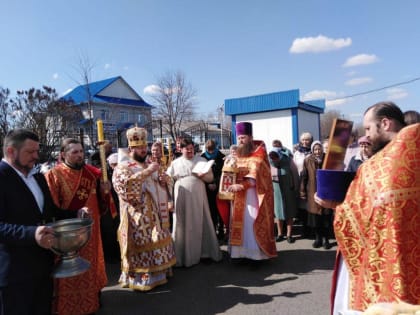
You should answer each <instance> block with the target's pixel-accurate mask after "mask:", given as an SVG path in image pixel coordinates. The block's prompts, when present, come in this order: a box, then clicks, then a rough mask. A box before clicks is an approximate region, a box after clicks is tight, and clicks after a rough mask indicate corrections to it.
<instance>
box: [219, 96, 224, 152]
mask: <svg viewBox="0 0 420 315" xmlns="http://www.w3.org/2000/svg"><path fill="white" fill-rule="evenodd" d="M223 107H224V104H222V105H220V107H219V109H220V148H221V149H222V150H223V112H224V108H223Z"/></svg>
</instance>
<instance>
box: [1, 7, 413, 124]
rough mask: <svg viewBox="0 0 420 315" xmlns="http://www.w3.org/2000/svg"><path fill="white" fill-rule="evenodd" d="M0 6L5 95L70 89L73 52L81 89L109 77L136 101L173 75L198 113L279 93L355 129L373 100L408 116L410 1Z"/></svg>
mask: <svg viewBox="0 0 420 315" xmlns="http://www.w3.org/2000/svg"><path fill="white" fill-rule="evenodd" d="M0 3H1V4H2V6H1V7H2V14H1V19H0V29H1V34H2V36H1V53H0V54H1V55H0V56H1V58H0V86H2V87H4V88H9V89H10V90H11V91H12V92H13V93H14V92H15V91H16V90H20V89H29V88H30V87H36V88H40V87H42V85H48V86H51V87H54V88H56V90H57V91H58V92H59V93H60V94H62V93H64V92H66V91H68V90H69V89H71V88H74V87H75V86H76V85H77V81H78V82H82V80H81V79H80V75H79V74H78V72H77V71H76V70H75V67H76V65H77V63H78V59H79V57H80V56H81V55H82V54H83V55H85V56H88V57H89V60H90V61H91V63H92V64H94V66H95V67H94V69H93V71H92V80H93V81H96V80H102V79H106V78H109V77H113V76H118V75H121V76H122V77H123V78H124V79H125V80H126V81H127V82H128V83H129V84H130V85H131V86H132V87H133V88H134V89H135V90H136V91H137V92H138V93H139V94H140V95H141V96H142V97H143V98H144V99H145V100H147V101H151V98H150V96H149V95H148V91H149V90H150V87H151V86H152V85H153V84H155V83H156V79H157V78H158V77H159V76H161V75H162V74H164V73H165V72H167V71H177V70H181V71H183V72H184V74H185V76H186V78H187V80H188V81H189V82H190V83H191V84H192V86H193V87H194V88H195V89H196V90H197V96H198V99H197V102H198V107H197V112H198V113H199V114H202V115H206V114H207V113H215V112H216V110H217V108H218V107H219V106H220V105H221V104H223V102H224V100H225V99H229V98H236V97H244V96H250V95H257V94H264V93H272V92H277V91H286V90H290V89H299V90H300V95H301V99H302V100H305V99H318V98H325V99H326V100H327V109H328V108H330V109H336V110H339V111H340V112H342V113H343V114H344V115H346V117H347V118H350V119H352V120H354V121H356V122H357V121H360V120H361V115H362V113H363V111H364V109H365V108H366V107H367V106H369V105H372V104H374V103H376V102H378V101H382V100H392V101H394V102H395V103H397V104H398V105H399V106H400V107H401V108H402V109H403V110H408V109H416V110H420V80H416V79H417V78H419V77H420V68H419V67H418V65H419V56H420V40H419V36H420V35H419V34H420V19H419V16H420V2H419V1H416V0H404V1H379V0H378V1H377V0H372V1H369V0H355V1H332V0H320V1H315V0H313V1H309V0H298V1H297V0H295V1H292V0H290V1H282V0H277V1H268V0H267V1H264V0H260V1H256V0H255V1H250V0H232V1H229V0H212V1H200V0H176V1H175V0H172V1H171V0H166V1H163V0H147V1H145V0H137V1H136V0H131V1H130V0H119V1H98V0H73V1H57V0H43V1H39V0H38V1H36V0H28V1H19V0H17V1H5V0H0ZM410 80H414V81H413V82H412V83H409V84H403V85H399V86H395V87H393V88H389V89H382V90H380V91H378V92H374V93H369V94H365V95H361V96H357V97H353V98H346V99H339V100H336V101H331V100H334V99H337V98H342V97H345V96H349V95H353V94H357V93H363V92H366V91H370V90H375V89H381V88H384V87H387V86H391V85H394V84H398V83H402V82H407V81H410Z"/></svg>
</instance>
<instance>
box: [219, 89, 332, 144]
mask: <svg viewBox="0 0 420 315" xmlns="http://www.w3.org/2000/svg"><path fill="white" fill-rule="evenodd" d="M224 106H225V114H226V115H230V116H231V117H232V141H233V142H234V143H236V132H235V126H236V123H238V122H243V121H248V122H251V123H252V124H253V137H254V139H257V140H263V141H264V142H265V143H266V145H267V147H268V148H270V147H271V143H272V141H273V140H275V139H278V140H280V141H281V142H282V143H283V145H284V146H286V147H288V148H292V146H293V144H295V143H297V142H298V141H299V135H300V134H302V133H303V132H310V133H311V134H312V135H313V137H314V139H319V138H320V134H321V131H320V115H321V114H322V113H324V110H325V100H323V99H321V100H309V101H301V100H300V93H299V90H298V89H295V90H289V91H283V92H275V93H269V94H262V95H255V96H247V97H240V98H233V99H226V100H225V104H224Z"/></svg>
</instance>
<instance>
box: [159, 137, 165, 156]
mask: <svg viewBox="0 0 420 315" xmlns="http://www.w3.org/2000/svg"><path fill="white" fill-rule="evenodd" d="M160 141H162V156H165V145H164V143H163V139H160Z"/></svg>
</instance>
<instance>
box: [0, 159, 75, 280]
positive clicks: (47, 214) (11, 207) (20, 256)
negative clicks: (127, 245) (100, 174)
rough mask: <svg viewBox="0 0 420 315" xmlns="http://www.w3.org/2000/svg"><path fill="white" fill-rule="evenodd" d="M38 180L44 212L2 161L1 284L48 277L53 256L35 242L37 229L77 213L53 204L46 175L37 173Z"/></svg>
mask: <svg viewBox="0 0 420 315" xmlns="http://www.w3.org/2000/svg"><path fill="white" fill-rule="evenodd" d="M35 179H36V181H37V182H38V184H39V186H40V188H41V190H42V192H43V193H44V209H43V212H42V213H41V212H40V211H39V208H38V205H37V203H36V201H35V198H34V196H33V194H32V192H31V191H30V190H29V188H28V187H27V186H26V184H25V183H24V182H23V181H22V179H21V178H20V176H19V175H18V174H17V173H16V171H15V170H14V169H13V168H12V167H10V165H8V164H7V163H6V162H4V161H1V162H0V287H4V286H6V285H7V284H8V283H15V284H22V285H25V282H27V281H38V280H39V279H46V278H48V277H49V276H50V274H51V271H52V268H53V263H54V255H53V253H52V252H51V251H50V250H47V249H44V248H41V247H40V246H39V245H38V244H37V243H36V241H35V230H36V228H37V226H39V225H44V224H45V223H49V222H52V221H53V218H54V219H56V220H59V219H63V218H69V217H74V216H75V213H74V212H73V211H64V210H61V209H58V208H57V207H56V206H55V205H54V202H53V200H52V197H51V193H50V191H49V189H48V185H47V182H46V180H45V178H44V175H43V174H41V173H39V174H36V175H35Z"/></svg>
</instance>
